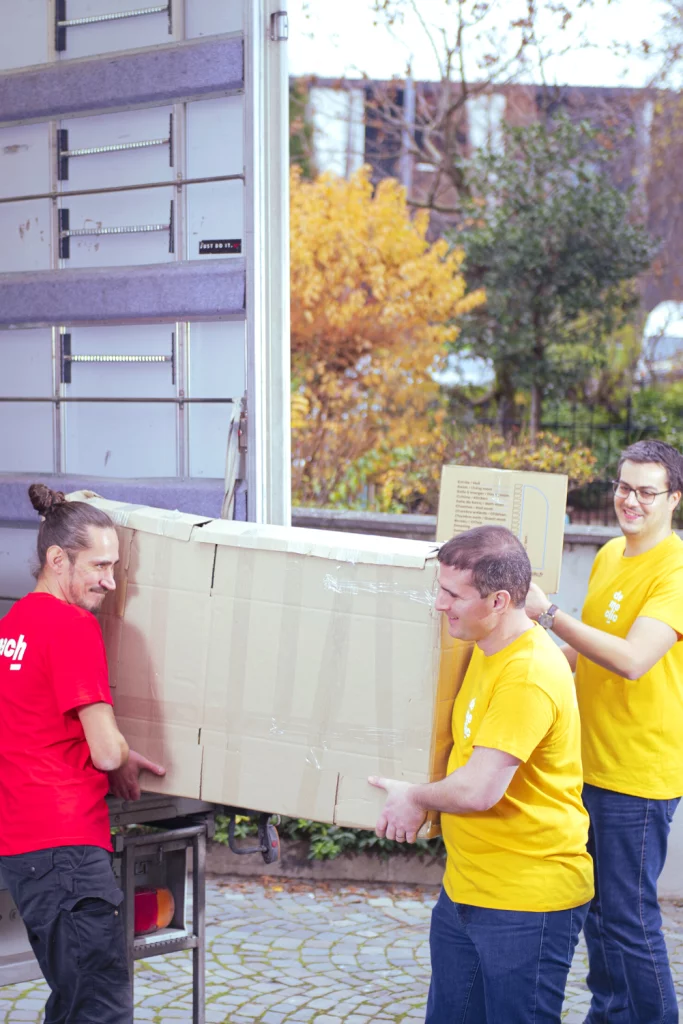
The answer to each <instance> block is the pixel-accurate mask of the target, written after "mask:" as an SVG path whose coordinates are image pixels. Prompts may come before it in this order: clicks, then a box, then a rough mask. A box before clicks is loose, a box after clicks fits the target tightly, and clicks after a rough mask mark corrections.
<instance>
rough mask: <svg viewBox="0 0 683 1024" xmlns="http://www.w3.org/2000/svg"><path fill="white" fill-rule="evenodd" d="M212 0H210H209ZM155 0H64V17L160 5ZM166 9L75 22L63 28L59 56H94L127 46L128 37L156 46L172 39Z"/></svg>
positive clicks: (113, 12) (79, 16)
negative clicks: (110, 18) (156, 11)
mask: <svg viewBox="0 0 683 1024" xmlns="http://www.w3.org/2000/svg"><path fill="white" fill-rule="evenodd" d="M209 2H210V3H211V2H213V0H209ZM219 2H220V0H219ZM160 6H161V3H160V2H158V0H156V2H155V0H66V4H65V7H66V18H67V19H68V20H69V21H73V20H77V19H79V18H96V17H98V16H101V15H103V14H120V13H121V12H123V11H135V10H143V9H145V8H150V7H152V8H153V7H160ZM170 29H171V25H170V20H169V16H168V11H161V12H158V13H153V14H139V15H134V16H131V17H129V18H121V19H120V20H112V21H101V22H93V23H90V24H86V25H74V26H70V27H69V28H67V29H66V30H65V32H64V43H65V44H66V45H65V48H64V50H62V51H61V53H60V54H59V56H60V57H61V58H75V57H94V56H96V55H97V54H102V53H113V52H115V51H116V50H128V49H130V44H131V39H134V40H135V43H136V45H137V46H158V45H159V44H160V43H168V42H169V41H170V40H171V39H172V35H171V32H170Z"/></svg>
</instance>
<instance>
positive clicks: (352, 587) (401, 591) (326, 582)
mask: <svg viewBox="0 0 683 1024" xmlns="http://www.w3.org/2000/svg"><path fill="white" fill-rule="evenodd" d="M323 586H324V587H325V589H326V590H331V591H333V592H334V593H336V594H344V593H347V594H389V595H391V596H392V597H407V598H408V600H409V601H413V602H415V604H424V605H427V607H428V608H433V607H434V601H435V599H436V598H435V594H434V591H433V590H406V589H405V588H404V587H400V586H399V585H398V584H391V583H386V582H385V581H381V582H380V583H371V582H370V581H368V580H348V579H347V580H344V579H341V578H340V577H339V576H333V575H332V574H331V573H326V575H325V578H324V579H323Z"/></svg>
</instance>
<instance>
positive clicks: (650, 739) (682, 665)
mask: <svg viewBox="0 0 683 1024" xmlns="http://www.w3.org/2000/svg"><path fill="white" fill-rule="evenodd" d="M682 490H683V457H682V456H681V454H680V452H678V451H677V450H676V449H675V448H672V447H671V445H668V444H664V443H663V442H662V441H639V442H638V443H637V444H634V445H631V447H630V448H627V449H626V451H624V452H622V455H621V458H620V461H619V469H618V472H617V479H616V480H615V482H614V507H615V510H616V514H617V519H618V521H619V526H620V527H621V532H622V534H623V537H619V538H615V539H614V540H611V541H609V542H608V543H607V544H605V546H604V547H603V548H602V549H601V550H600V551H599V552H598V554H597V557H596V559H595V563H594V565H593V570H592V572H591V577H590V581H589V584H588V593H587V595H586V602H585V604H584V606H583V612H582V615H581V621H580V622H579V621H577V620H576V619H573V618H572V617H571V616H570V615H567V614H566V613H565V612H561V611H558V610H557V609H556V607H555V606H554V605H551V606H550V607H549V601H548V598H547V597H546V596H545V594H543V592H542V591H541V590H539V588H538V587H535V586H532V588H531V590H530V592H529V598H528V600H527V611H528V613H529V615H531V616H532V618H539V617H540V619H541V621H543V620H544V619H545V620H546V622H547V624H548V625H551V626H552V628H553V630H554V631H555V633H557V635H558V636H559V637H560V638H561V639H562V640H564V641H565V647H563V648H562V650H563V651H564V653H565V655H566V657H567V659H568V661H569V664H570V665H571V666H572V668H575V670H576V691H577V696H578V701H579V709H580V712H581V728H582V750H583V769H584V777H585V782H586V785H585V786H584V791H583V800H584V803H585V805H586V808H587V810H588V812H589V814H590V819H591V828H590V834H589V842H588V849H589V850H590V852H591V853H592V855H593V859H594V861H595V889H596V895H595V900H594V902H593V903H592V905H591V909H590V912H589V914H588V918H587V920H586V925H585V934H586V942H587V945H588V955H589V973H588V986H589V988H590V990H591V993H592V1000H591V1007H590V1011H589V1013H588V1016H587V1017H586V1024H603V1022H607V1024H617V1022H619V1024H621V1022H624V1024H631V1022H636V1021H637V1022H638V1024H649V1022H653V1024H654V1022H655V1021H656V1022H657V1024H673V1022H674V1021H677V1020H678V1009H677V1005H676V993H675V991H674V985H673V981H672V978H671V971H670V969H669V961H668V957H667V952H666V945H665V942H664V936H663V935H662V919H661V914H660V910H659V904H658V901H657V879H658V878H659V875H660V873H661V871H662V868H663V867H664V861H665V859H666V848H667V841H668V836H669V829H670V826H671V821H672V819H673V815H674V811H675V810H676V807H677V805H678V801H679V798H680V796H681V794H683V644H681V643H680V642H679V641H680V640H681V637H682V636H683V542H681V540H680V539H679V538H678V537H677V535H676V534H675V533H672V529H671V524H672V516H673V512H674V509H675V508H676V506H677V505H678V503H679V501H680V499H681V491H682ZM548 620H551V621H548Z"/></svg>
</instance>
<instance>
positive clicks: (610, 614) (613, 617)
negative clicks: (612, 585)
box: [605, 590, 624, 622]
mask: <svg viewBox="0 0 683 1024" xmlns="http://www.w3.org/2000/svg"><path fill="white" fill-rule="evenodd" d="M623 600H624V595H623V594H622V592H621V591H620V590H615V591H614V597H613V598H612V600H611V601H610V603H609V608H608V609H607V611H606V612H605V618H606V619H607V621H608V622H616V621H617V619H618V617H619V609H620V608H621V602H622V601H623Z"/></svg>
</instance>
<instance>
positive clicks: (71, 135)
mask: <svg viewBox="0 0 683 1024" xmlns="http://www.w3.org/2000/svg"><path fill="white" fill-rule="evenodd" d="M172 114H173V107H170V106H165V107H150V108H145V109H143V110H126V111H120V112H118V113H115V114H99V115H97V116H95V117H74V118H69V119H67V120H63V121H61V122H60V123H59V128H60V129H62V130H63V131H66V132H67V142H68V152H71V151H74V150H76V151H79V150H90V149H106V148H107V147H110V146H136V144H139V143H147V142H152V141H155V142H157V144H156V145H153V146H138V148H134V149H119V150H117V151H115V152H100V153H88V154H86V155H83V156H75V157H69V158H67V159H65V160H62V169H63V170H62V174H63V175H66V177H64V176H62V179H61V180H60V188H61V189H62V190H63V191H64V190H66V191H77V190H79V189H93V188H95V189H105V188H117V187H122V186H124V185H144V184H146V183H147V182H156V181H170V180H172V179H173V178H174V177H175V175H174V171H173V155H172V150H171V145H172V127H171V124H172V121H171V118H172ZM31 127H33V126H31ZM7 130H8V129H5V131H7ZM160 140H168V141H160Z"/></svg>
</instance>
